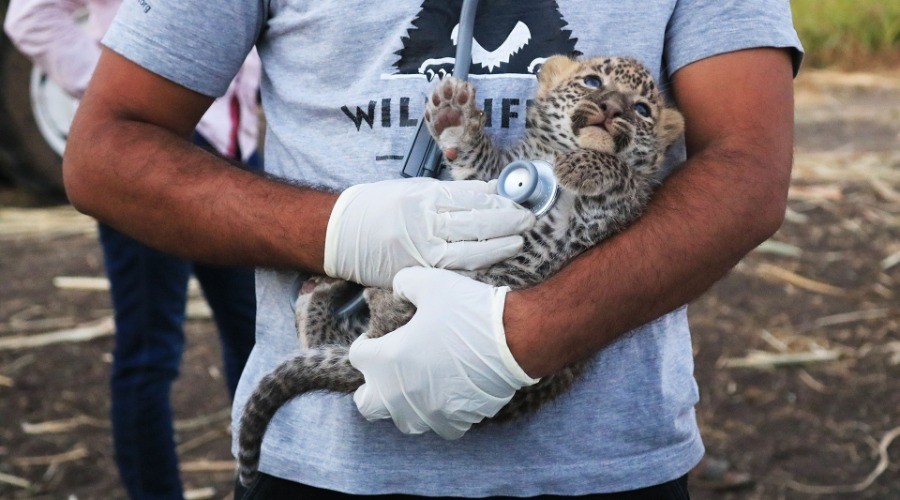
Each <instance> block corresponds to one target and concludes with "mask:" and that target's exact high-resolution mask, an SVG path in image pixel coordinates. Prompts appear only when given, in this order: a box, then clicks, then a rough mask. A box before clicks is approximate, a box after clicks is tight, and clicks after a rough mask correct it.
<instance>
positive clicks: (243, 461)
mask: <svg viewBox="0 0 900 500" xmlns="http://www.w3.org/2000/svg"><path fill="white" fill-rule="evenodd" d="M364 381H365V379H364V378H363V375H362V373H360V372H359V371H358V370H356V369H355V368H353V366H351V365H350V355H349V347H348V346H328V345H326V346H322V347H319V348H316V349H312V350H309V351H305V352H303V353H302V354H300V355H298V356H297V357H295V358H293V359H289V360H287V361H285V362H284V363H282V364H280V365H279V366H278V368H276V369H275V370H274V371H273V372H272V373H270V374H268V375H266V376H265V377H263V379H262V380H261V381H260V383H259V386H258V387H257V388H256V390H255V391H254V392H253V394H252V395H251V396H250V399H249V400H248V401H247V405H246V406H245V407H244V414H243V416H242V417H241V425H240V429H239V433H240V435H239V437H238V443H239V447H240V449H239V452H238V474H239V478H240V481H241V484H243V485H244V486H249V485H250V483H251V482H252V481H253V479H254V477H256V472H257V468H258V467H259V453H260V448H261V447H262V440H263V436H264V435H265V432H266V427H268V425H269V422H270V421H271V420H272V417H274V416H275V412H277V411H278V409H279V408H281V407H282V406H283V405H284V404H285V403H287V402H288V401H290V400H291V399H293V398H294V397H296V396H299V395H301V394H304V393H307V392H310V391H335V392H341V393H351V392H353V391H355V390H356V389H358V388H359V387H360V386H361V385H362V384H363V382H364Z"/></svg>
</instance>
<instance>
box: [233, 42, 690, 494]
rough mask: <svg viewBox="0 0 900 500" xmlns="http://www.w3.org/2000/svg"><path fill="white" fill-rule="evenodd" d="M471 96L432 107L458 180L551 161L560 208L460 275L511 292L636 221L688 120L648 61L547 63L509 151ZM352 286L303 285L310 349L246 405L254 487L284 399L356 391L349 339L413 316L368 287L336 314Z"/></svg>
mask: <svg viewBox="0 0 900 500" xmlns="http://www.w3.org/2000/svg"><path fill="white" fill-rule="evenodd" d="M475 102H476V99H475V88H474V87H473V86H472V85H471V84H470V83H468V82H465V81H461V80H458V79H456V78H453V77H446V78H444V79H443V80H442V81H441V82H440V83H439V84H438V86H437V88H436V89H435V90H434V92H433V93H432V95H431V98H430V99H429V100H428V104H427V106H426V112H425V121H426V124H427V125H428V128H429V131H430V132H431V135H432V136H433V137H434V138H435V140H436V142H437V144H438V145H439V146H440V147H441V149H442V151H443V152H444V156H445V158H446V159H447V164H448V165H449V167H450V172H451V175H452V176H453V178H454V179H457V180H463V179H479V180H485V181H486V180H491V179H495V178H497V177H498V176H499V174H500V171H501V170H502V168H503V167H504V166H505V165H507V164H508V163H510V162H512V161H514V160H518V159H530V160H535V159H538V160H544V161H547V162H549V163H550V164H552V165H553V166H554V174H555V176H556V178H557V180H558V181H559V184H560V193H559V196H558V198H557V201H556V203H555V204H554V206H553V208H551V209H550V211H549V212H547V213H546V214H544V215H543V216H541V217H539V218H538V220H537V222H536V224H535V225H534V227H533V228H532V229H531V230H529V231H528V232H526V233H525V234H523V237H524V239H525V244H524V246H523V248H522V251H521V253H519V254H518V255H516V256H513V257H512V258H510V259H507V260H505V261H502V262H499V263H497V264H495V265H493V266H491V267H489V268H487V269H483V270H478V271H472V272H466V273H464V274H466V275H468V276H470V277H472V278H474V279H477V280H480V281H484V282H486V283H489V284H491V285H494V286H503V285H507V286H509V287H511V288H512V289H514V290H515V289H521V288H525V287H528V286H532V285H535V284H537V283H540V282H542V281H544V280H546V279H547V278H549V277H550V276H552V275H553V274H554V273H556V272H557V271H558V270H559V269H560V268H561V267H562V266H563V265H564V264H565V263H566V262H567V261H569V260H571V259H572V258H573V257H575V256H576V255H578V254H580V253H581V252H583V251H584V250H586V249H588V248H590V247H591V246H593V245H596V244H597V243H599V242H600V241H602V240H604V239H606V238H607V237H609V236H611V235H613V234H615V233H617V232H619V231H621V230H622V229H623V228H624V227H625V226H626V225H627V224H629V223H630V222H632V221H633V220H634V219H635V218H637V217H638V216H639V215H640V213H641V211H642V210H643V209H644V207H645V205H646V204H647V202H648V200H649V199H650V195H651V194H652V192H653V190H654V188H655V187H656V185H657V184H658V180H659V170H660V168H661V165H662V163H663V159H664V156H665V152H666V150H667V148H668V147H669V146H670V145H672V144H673V143H674V142H675V140H676V139H677V138H678V137H680V136H681V133H682V131H683V128H684V122H683V119H682V117H681V114H680V113H679V112H678V111H676V110H675V109H673V108H671V107H667V106H666V105H665V103H664V100H663V98H662V96H661V95H660V92H659V88H658V87H657V85H656V83H655V82H654V80H653V78H652V77H651V75H650V73H649V72H648V71H647V69H646V68H645V67H644V66H643V65H641V64H640V63H639V62H637V61H636V60H634V59H630V58H622V57H595V58H589V59H583V60H574V59H570V58H568V57H564V56H554V57H551V58H549V59H547V61H546V62H545V63H544V65H543V67H542V68H541V70H540V73H539V74H538V90H537V95H536V96H535V99H534V105H533V106H531V107H529V109H528V112H527V121H526V133H525V137H524V139H523V140H522V142H520V143H519V144H518V145H517V146H515V147H514V148H512V149H510V150H507V151H501V150H499V149H497V148H495V147H494V146H493V145H492V143H491V140H490V137H489V136H488V135H487V134H486V133H485V130H484V121H485V117H484V113H483V112H482V111H481V110H480V109H478V108H477V107H476V106H475ZM354 286H355V285H352V284H350V283H347V282H344V281H340V280H333V279H330V278H321V277H320V278H315V279H314V280H313V281H310V282H308V283H307V285H305V286H304V290H302V292H303V293H301V295H300V297H299V299H298V301H297V304H296V307H297V318H298V321H297V323H298V324H297V328H298V335H299V338H300V344H301V346H302V349H301V351H300V353H299V354H298V355H297V356H296V357H294V358H292V359H290V360H288V361H285V362H284V363H282V364H281V365H280V366H278V367H277V368H276V369H275V370H274V371H273V372H272V373H270V374H269V375H267V376H266V377H264V378H263V380H262V381H261V382H260V384H259V386H258V387H257V389H256V391H255V392H254V393H253V395H251V397H250V399H249V400H248V402H247V406H246V407H245V408H244V414H243V416H242V418H241V422H240V428H239V433H240V435H239V443H240V452H239V456H238V460H239V466H240V471H239V472H240V480H241V482H242V483H244V484H249V482H250V481H251V480H252V478H253V476H254V475H255V474H256V469H257V466H258V464H259V453H260V448H261V446H262V439H263V435H264V433H265V430H266V426H267V425H268V423H269V421H270V420H271V419H272V417H273V416H274V415H275V412H276V411H277V410H278V409H279V408H280V407H281V406H282V405H284V404H285V403H287V402H288V401H289V400H291V399H292V398H294V397H297V396H299V395H302V394H304V393H306V392H309V391H320V390H327V391H336V392H342V393H351V392H353V391H355V390H356V389H357V388H358V387H359V386H360V385H362V384H363V382H364V379H363V376H362V374H361V373H360V372H359V371H357V370H356V369H355V368H353V366H351V365H350V362H349V355H348V352H349V347H350V344H351V343H352V341H353V340H354V339H355V338H356V337H358V336H359V335H360V334H361V333H362V332H364V331H367V332H368V333H369V336H370V337H372V338H375V337H379V336H381V335H384V334H387V333H389V332H391V331H393V330H396V329H397V328H398V327H400V326H402V325H403V324H405V323H406V322H407V321H408V320H409V318H411V317H412V315H413V314H414V313H415V307H414V306H413V305H412V304H410V303H409V302H407V301H405V300H402V299H399V298H397V297H395V296H394V295H393V293H392V292H391V291H390V290H387V289H380V288H369V289H367V290H366V291H365V293H364V297H365V299H366V302H367V304H368V306H369V307H368V309H369V311H370V313H369V315H368V316H365V315H357V316H351V317H339V316H336V315H335V314H334V311H335V309H336V308H338V307H340V306H341V305H342V304H343V303H344V302H345V301H346V300H347V299H348V298H349V297H351V296H352V291H353V287H354ZM586 363H587V362H586V361H583V362H579V363H575V364H573V365H570V366H568V367H566V368H564V369H563V370H561V371H559V372H558V373H555V374H552V375H549V376H546V377H544V378H542V379H541V381H540V382H538V383H537V384H535V385H532V386H529V387H525V388H523V389H521V390H519V391H518V392H517V393H516V394H515V396H514V397H513V398H512V400H511V401H510V402H509V403H507V405H506V406H504V407H503V408H502V409H501V410H500V412H499V413H498V414H497V415H496V416H494V417H493V418H492V419H490V420H489V421H493V422H500V421H505V420H509V419H511V418H514V417H517V416H520V415H524V414H526V413H529V412H532V411H534V410H536V409H537V408H539V407H540V406H541V405H542V404H544V403H546V402H547V401H550V400H552V399H554V398H556V397H557V396H558V395H559V394H561V393H563V392H564V391H565V390H566V389H568V388H569V386H570V385H571V384H572V382H573V381H574V380H575V379H576V378H577V377H578V375H579V373H580V372H581V371H582V369H583V368H584V367H585V365H586Z"/></svg>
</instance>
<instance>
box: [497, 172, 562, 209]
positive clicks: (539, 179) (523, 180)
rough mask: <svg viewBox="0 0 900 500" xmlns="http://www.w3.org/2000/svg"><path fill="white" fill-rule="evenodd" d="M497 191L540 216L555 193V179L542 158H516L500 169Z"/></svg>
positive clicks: (551, 201) (550, 205) (554, 200)
mask: <svg viewBox="0 0 900 500" xmlns="http://www.w3.org/2000/svg"><path fill="white" fill-rule="evenodd" d="M497 194H499V195H500V196H503V197H505V198H509V199H510V200H512V201H514V202H516V203H518V204H519V205H522V206H523V207H525V208H527V209H529V210H531V212H532V213H534V215H535V216H538V217H539V216H541V215H543V214H545V213H547V211H549V210H550V208H551V207H553V203H555V202H556V197H557V196H558V194H559V183H557V182H556V177H554V176H553V166H552V165H550V164H549V163H547V162H546V161H544V160H516V161H514V162H512V163H510V164H509V165H507V166H506V167H504V168H503V171H502V172H500V177H499V179H497Z"/></svg>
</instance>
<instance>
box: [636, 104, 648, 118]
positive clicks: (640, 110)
mask: <svg viewBox="0 0 900 500" xmlns="http://www.w3.org/2000/svg"><path fill="white" fill-rule="evenodd" d="M634 110H635V111H636V112H637V114H639V115H641V116H643V117H644V118H650V115H651V114H652V112H651V111H650V106H647V105H646V104H645V103H643V102H636V103H634Z"/></svg>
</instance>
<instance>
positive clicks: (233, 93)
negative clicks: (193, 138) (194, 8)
mask: <svg viewBox="0 0 900 500" xmlns="http://www.w3.org/2000/svg"><path fill="white" fill-rule="evenodd" d="M121 3H122V0H11V1H10V3H9V10H8V11H7V13H6V21H5V22H4V29H5V30H6V33H7V35H9V38H10V40H12V42H13V43H14V44H15V45H16V47H18V49H19V50H20V51H22V53H23V54H25V55H26V56H28V57H29V58H31V60H32V61H34V63H35V64H37V65H38V66H40V67H41V68H43V69H44V71H46V72H47V74H48V75H49V76H50V78H51V79H52V80H53V81H54V82H55V83H56V84H57V85H59V86H60V87H62V88H63V89H64V90H66V91H67V92H68V93H70V94H71V95H73V96H74V97H77V98H80V97H81V96H82V94H84V90H85V89H86V88H87V84H88V81H90V79H91V74H93V72H94V68H96V66H97V61H98V60H99V59H100V44H99V41H100V39H101V38H102V37H103V34H104V33H106V30H107V29H108V28H109V26H110V24H112V20H113V18H114V17H115V15H116V11H117V10H118V8H119V5H120V4H121ZM82 16H87V19H86V23H85V24H84V25H82V23H81V22H79V19H81V18H82ZM259 78H260V62H259V56H258V55H257V54H256V49H254V50H253V51H251V52H250V54H249V55H248V56H247V59H246V60H245V61H244V65H243V66H242V67H241V69H240V71H239V72H238V74H237V75H236V76H235V78H234V80H233V81H232V82H231V85H230V86H229V87H228V90H227V91H226V92H225V95H224V96H222V97H220V98H218V99H216V100H215V102H213V104H212V105H211V106H210V107H209V110H207V112H206V114H205V115H203V118H201V119H200V123H198V124H197V131H198V132H200V134H202V135H203V136H204V137H205V138H206V139H207V140H208V141H209V142H210V143H211V144H212V145H213V146H214V147H215V148H216V149H217V150H218V151H219V152H221V153H228V151H229V149H232V148H233V147H234V144H232V139H231V138H232V134H233V127H234V126H235V122H234V121H233V120H232V109H231V108H232V106H231V102H232V98H236V99H237V102H238V104H239V106H238V109H239V110H240V114H239V116H240V119H239V121H238V127H239V128H238V134H237V138H238V144H239V145H240V148H241V152H242V154H243V156H244V159H246V158H247V157H249V156H250V155H251V154H252V153H253V152H254V151H255V150H256V147H257V138H258V135H259V120H258V111H259V110H258V107H257V100H256V99H257V91H258V89H259Z"/></svg>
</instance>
